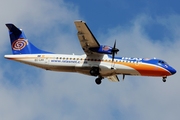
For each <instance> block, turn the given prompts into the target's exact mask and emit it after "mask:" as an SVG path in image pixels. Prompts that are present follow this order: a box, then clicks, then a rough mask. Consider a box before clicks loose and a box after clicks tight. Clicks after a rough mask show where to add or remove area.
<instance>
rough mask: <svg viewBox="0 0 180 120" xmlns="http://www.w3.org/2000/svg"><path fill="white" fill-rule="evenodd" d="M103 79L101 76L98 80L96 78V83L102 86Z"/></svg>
mask: <svg viewBox="0 0 180 120" xmlns="http://www.w3.org/2000/svg"><path fill="white" fill-rule="evenodd" d="M102 79H103V77H101V76H99V77H98V78H96V80H95V82H96V84H97V85H100V84H101V80H102Z"/></svg>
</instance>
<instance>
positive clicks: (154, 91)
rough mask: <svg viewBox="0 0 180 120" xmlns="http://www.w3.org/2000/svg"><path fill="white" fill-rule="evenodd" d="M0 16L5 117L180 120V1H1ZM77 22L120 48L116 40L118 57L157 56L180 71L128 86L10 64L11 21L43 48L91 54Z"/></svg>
mask: <svg viewBox="0 0 180 120" xmlns="http://www.w3.org/2000/svg"><path fill="white" fill-rule="evenodd" d="M9 3H11V4H9ZM0 15H1V18H0V20H1V24H0V32H1V35H0V39H1V41H0V49H1V50H0V54H1V57H0V66H1V67H0V98H1V99H0V101H1V102H0V119H2V120H3V119H10V120H24V119H26V120H32V119H33V120H42V119H44V120H50V119H51V120H52V119H53V120H59V119H61V120H71V119H73V120H74V119H75V120H76V119H77V120H79V119H80V120H81V119H82V120H84V119H89V120H92V119H95V120H96V119H98V120H99V119H103V120H109V119H118V120H119V119H122V120H127V119H133V120H152V119H153V120H160V119H164V120H169V119H171V120H177V119H180V115H179V111H180V104H179V101H180V97H179V91H180V87H179V84H180V81H179V74H178V71H179V68H180V65H179V60H180V57H179V52H180V48H179V46H180V34H179V33H180V8H179V1H177V0H171V1H162V0H159V1H155V0H147V1H142V0H137V1H133V0H128V1H127V0H99V1H97V0H96V1H95V0H91V1H81V0H76V1H74V0H66V1H63V0H58V1H55V0H54V1H50V0H23V1H21V0H16V1H13V0H7V1H1V4H0ZM75 20H83V21H86V23H87V25H88V26H89V28H90V29H91V30H92V32H93V34H94V35H95V37H96V38H97V40H98V41H99V42H100V43H101V44H105V45H113V43H114V40H115V39H116V41H117V47H118V48H119V50H120V52H119V53H118V55H117V56H127V57H142V58H146V57H147V58H154V57H156V58H159V59H163V60H165V61H167V62H168V63H169V64H170V65H171V66H172V67H174V68H175V69H176V70H177V73H176V74H175V75H174V76H170V77H168V79H167V82H166V83H163V82H162V78H154V77H139V76H126V78H125V81H124V82H123V81H120V82H118V83H114V82H110V81H108V80H107V79H104V80H103V81H102V84H101V85H100V86H97V85H96V84H95V82H94V80H95V77H91V76H86V75H82V74H77V73H63V72H52V71H46V70H42V69H39V68H35V67H32V66H28V65H25V64H21V63H18V62H15V61H10V60H7V59H4V57H3V56H4V55H5V54H11V47H10V41H9V35H8V30H7V28H6V27H5V23H9V22H10V23H14V24H15V25H16V26H17V27H19V28H22V29H23V31H24V32H25V35H26V37H27V38H28V39H29V41H31V42H32V43H33V44H34V45H35V46H37V47H38V48H40V49H43V50H46V51H50V52H54V53H64V54H72V53H75V54H84V52H83V51H82V48H81V46H80V44H79V40H78V37H77V35H76V33H77V30H76V28H75V25H74V21H75ZM119 79H120V80H121V79H122V76H121V75H119Z"/></svg>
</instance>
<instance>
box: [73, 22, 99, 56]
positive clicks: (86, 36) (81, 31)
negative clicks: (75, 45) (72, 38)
mask: <svg viewBox="0 0 180 120" xmlns="http://www.w3.org/2000/svg"><path fill="white" fill-rule="evenodd" d="M74 23H75V25H76V28H77V31H78V33H77V36H78V38H79V41H80V43H81V47H82V49H83V50H84V52H85V53H86V55H91V54H93V52H92V51H91V50H89V48H93V47H100V44H99V43H98V41H97V40H96V38H95V37H94V35H93V34H92V32H91V30H90V29H89V28H88V26H87V24H86V23H85V22H84V21H74Z"/></svg>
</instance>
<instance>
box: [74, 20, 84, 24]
mask: <svg viewBox="0 0 180 120" xmlns="http://www.w3.org/2000/svg"><path fill="white" fill-rule="evenodd" d="M74 22H75V23H77V22H82V23H85V21H82V20H75V21H74Z"/></svg>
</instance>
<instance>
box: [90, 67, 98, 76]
mask: <svg viewBox="0 0 180 120" xmlns="http://www.w3.org/2000/svg"><path fill="white" fill-rule="evenodd" d="M90 74H91V75H93V76H97V75H99V68H96V67H94V68H92V69H91V70H90Z"/></svg>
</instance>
